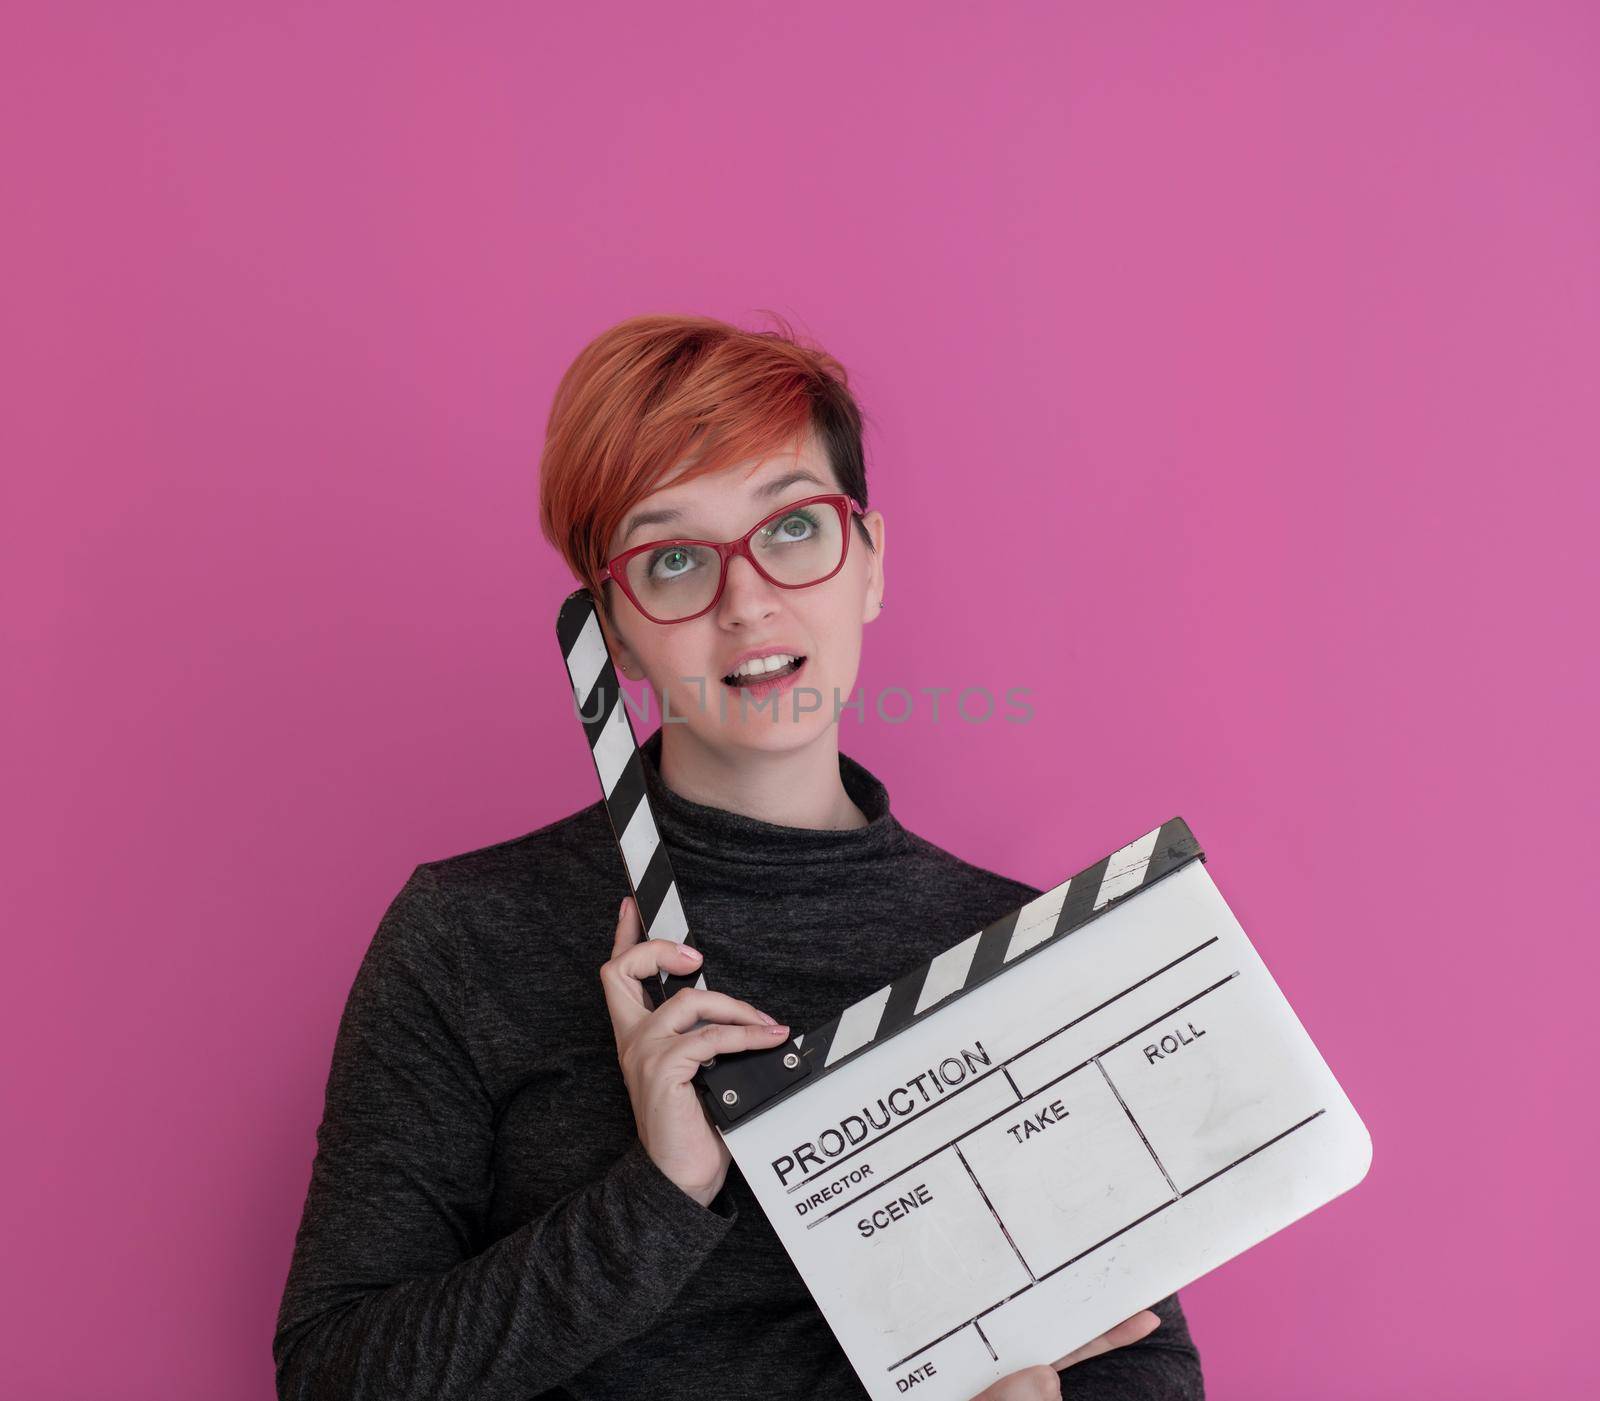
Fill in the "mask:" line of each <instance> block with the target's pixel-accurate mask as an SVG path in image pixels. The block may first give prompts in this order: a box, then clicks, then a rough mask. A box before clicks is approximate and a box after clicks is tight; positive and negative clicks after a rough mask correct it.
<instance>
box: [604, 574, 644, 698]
mask: <svg viewBox="0 0 1600 1401" xmlns="http://www.w3.org/2000/svg"><path fill="white" fill-rule="evenodd" d="M607 582H609V581H607ZM603 597H604V602H603V603H602V604H601V606H600V607H599V608H597V609H596V610H595V615H596V616H597V617H598V618H599V619H600V632H601V634H602V635H603V636H604V637H605V640H606V650H607V651H608V652H610V653H611V658H612V660H613V661H614V662H615V663H616V667H617V670H618V671H620V672H621V673H622V674H623V675H624V676H626V677H627V678H628V679H629V680H630V681H637V680H638V679H639V678H640V677H641V676H643V675H644V668H643V667H641V666H640V665H639V659H638V658H637V657H635V656H634V655H633V652H632V650H631V649H630V648H629V646H628V644H627V643H626V642H624V641H623V640H622V634H621V632H619V631H618V629H617V625H616V620H615V619H614V618H613V617H612V616H611V598H610V595H609V593H607V594H606V595H604V596H603Z"/></svg>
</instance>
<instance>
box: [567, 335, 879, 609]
mask: <svg viewBox="0 0 1600 1401" xmlns="http://www.w3.org/2000/svg"><path fill="white" fill-rule="evenodd" d="M770 314H771V315H772V317H773V319H774V320H775V321H776V322H777V323H778V327H779V329H778V330H776V331H746V330H743V329H741V328H740V327H738V326H733V325H730V324H728V323H727V322H725V321H718V320H714V319H713V318H711V317H707V316H687V315H683V316H677V315H666V314H650V315H644V316H634V317H630V318H629V319H628V320H626V321H622V322H619V323H618V324H617V325H615V326H613V327H611V329H610V330H608V331H604V332H602V333H601V334H600V335H598V336H596V337H595V339H594V340H592V341H590V342H589V344H588V345H586V346H585V347H584V348H583V350H582V351H580V352H579V354H578V357H577V359H575V360H574V361H573V362H572V364H571V365H570V366H569V367H568V368H567V372H566V373H565V374H564V375H563V376H562V377H561V383H560V384H559V385H558V386H557V387H556V393H555V399H554V402H553V403H552V405H551V409H550V420H549V423H548V424H547V426H546V429H545V443H544V450H543V453H542V454H541V456H540V461H539V529H540V531H541V532H542V533H543V535H544V537H545V539H546V540H548V541H549V542H550V543H551V544H552V545H553V546H554V547H555V548H556V549H557V550H558V551H559V552H560V554H561V556H562V558H564V559H565V560H566V561H567V565H568V567H569V568H570V569H571V570H572V572H573V574H574V575H575V576H576V577H577V579H578V580H579V581H580V582H581V583H582V584H584V585H585V586H586V587H587V588H588V589H589V591H590V592H591V593H592V594H593V595H594V596H595V598H596V599H597V600H601V601H602V602H603V603H604V605H605V606H606V609H607V611H608V612H609V610H610V605H611V598H610V594H609V592H608V591H607V590H605V589H604V588H603V587H602V582H603V581H602V580H601V578H600V571H601V570H602V569H603V568H604V567H605V563H606V549H607V546H608V544H609V543H610V540H611V537H612V535H613V534H614V533H615V532H616V529H617V527H618V526H619V525H620V524H621V522H622V520H623V519H624V518H625V517H626V516H627V514H628V512H629V511H630V510H632V509H633V507H634V505H635V503H637V502H638V501H639V500H640V499H641V498H643V497H645V496H647V495H648V494H649V493H650V492H651V491H652V490H653V489H654V487H655V485H656V483H657V481H658V479H659V478H660V477H662V476H663V475H665V474H666V473H667V472H668V471H670V470H671V469H672V468H673V467H674V466H677V465H679V464H680V463H684V462H685V461H686V460H688V459H690V455H691V454H694V456H693V459H692V460H689V461H688V465H687V466H685V467H684V470H683V472H682V474H681V475H680V476H679V477H678V478H677V479H676V480H675V482H674V484H675V485H676V483H677V482H679V481H689V480H692V479H693V478H695V477H699V476H702V475H704V474H705V473H708V472H715V471H720V470H722V469H724V468H727V467H731V466H733V465H734V464H735V463H737V462H742V461H745V460H746V459H749V458H755V457H766V456H769V455H771V454H772V453H774V452H778V451H781V450H784V449H786V448H789V447H791V446H795V445H797V444H798V443H799V442H801V441H802V440H803V438H804V437H805V435H806V432H807V430H808V429H809V430H811V431H814V432H815V434H816V436H817V440H818V442H819V443H820V444H821V445H822V447H823V448H824V449H825V450H826V451H827V454H828V460H829V463H830V465H831V466H832V468H833V472H834V476H835V477H836V478H837V479H838V482H839V488H840V490H842V491H846V492H848V493H849V494H850V495H851V496H853V497H854V498H855V499H856V500H857V501H858V502H860V503H861V507H862V509H863V510H865V509H866V508H867V469H866V460H865V456H864V453H863V448H862V422H863V417H862V413H861V409H860V406H859V405H858V404H857V403H856V400H855V396H854V395H853V394H852V393H851V392H850V389H849V385H848V376H847V374H846V372H845V369H844V366H843V365H841V364H840V363H839V362H838V361H837V360H835V359H834V358H833V356H831V355H829V354H828V353H827V351H825V350H823V349H822V348H821V347H820V346H816V345H810V344H806V343H804V342H802V341H801V340H800V338H799V337H797V336H796V335H795V334H794V332H793V331H792V330H791V328H790V327H789V325H788V324H787V323H786V322H785V321H784V319H783V318H782V317H781V316H778V315H777V313H775V312H774V313H770ZM852 519H854V520H855V522H856V525H857V527H858V528H859V529H860V530H861V534H862V536H863V537H864V538H865V539H866V542H867V545H868V546H869V547H871V545H872V537H871V535H870V534H869V533H868V531H867V529H866V527H865V526H863V525H862V524H861V519H860V517H859V516H854V515H852Z"/></svg>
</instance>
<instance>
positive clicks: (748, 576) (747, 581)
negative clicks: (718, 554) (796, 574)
mask: <svg viewBox="0 0 1600 1401" xmlns="http://www.w3.org/2000/svg"><path fill="white" fill-rule="evenodd" d="M781 592H782V590H780V589H779V588H778V587H777V585H776V584H772V583H769V582H768V581H767V580H765V579H763V578H762V577H761V575H760V573H759V572H758V571H757V570H756V567H755V566H754V565H753V564H751V563H750V561H749V560H747V559H745V558H744V557H743V556H742V555H735V556H734V557H733V558H732V559H730V560H729V561H728V574H727V577H726V578H725V579H724V580H723V581H722V598H721V599H720V600H719V601H718V603H717V616H718V618H719V619H720V620H721V621H722V622H724V623H731V624H742V623H754V622H759V621H760V620H761V619H762V618H768V617H771V616H772V614H773V613H774V612H776V611H777V608H778V596H779V594H780V593H781Z"/></svg>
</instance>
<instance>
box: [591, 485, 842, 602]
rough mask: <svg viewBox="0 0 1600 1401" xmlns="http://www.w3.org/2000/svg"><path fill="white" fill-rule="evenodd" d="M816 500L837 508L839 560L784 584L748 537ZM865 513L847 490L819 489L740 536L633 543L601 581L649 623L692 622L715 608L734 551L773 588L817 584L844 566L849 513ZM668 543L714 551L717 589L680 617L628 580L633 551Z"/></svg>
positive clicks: (613, 561)
mask: <svg viewBox="0 0 1600 1401" xmlns="http://www.w3.org/2000/svg"><path fill="white" fill-rule="evenodd" d="M819 501H826V502H827V503H828V504H829V505H830V506H832V507H834V509H835V510H837V511H838V512H839V528H840V530H841V531H842V532H843V534H844V547H843V548H842V549H841V550H840V551H839V562H838V564H836V565H834V567H833V568H832V569H830V570H829V571H828V572H827V573H826V574H824V575H823V576H822V577H821V578H820V579H812V580H810V581H808V582H807V583H804V584H785V583H784V582H783V581H782V580H780V579H774V578H773V577H772V575H770V574H768V573H767V571H766V570H765V569H763V568H762V567H761V562H760V561H759V560H758V559H756V557H755V555H754V554H753V553H752V552H751V549H750V541H751V540H752V539H753V538H754V536H755V533H756V532H757V531H758V530H760V529H761V528H762V527H763V526H765V525H769V524H770V523H771V522H772V521H774V520H777V519H779V518H781V517H783V516H786V515H788V514H789V512H791V511H797V510H799V509H800V507H802V506H814V505H816V504H817V503H818V502H819ZM866 514H867V511H866V507H864V506H863V505H861V503H860V502H858V501H857V500H856V499H855V497H853V496H851V495H850V493H849V492H847V491H825V492H821V493H819V494H818V495H816V496H807V497H803V498H802V499H801V500H799V501H790V502H787V503H785V504H784V505H782V506H779V507H778V509H777V510H775V511H772V512H771V513H770V514H768V515H765V516H762V518H761V519H760V520H758V521H757V522H756V523H755V524H754V525H753V526H751V527H750V529H749V530H747V531H745V533H744V534H743V535H741V536H739V538H738V539H736V540H723V541H720V542H719V541H716V540H689V539H671V540H646V541H645V542H644V544H642V545H634V546H632V547H631V548H629V549H626V550H624V551H623V552H622V553H621V554H620V555H617V556H616V557H615V558H614V559H609V560H607V561H606V563H605V565H604V566H603V567H602V568H601V570H600V582H601V583H604V582H605V581H606V580H607V579H609V580H611V582H612V583H614V584H615V585H616V586H617V587H618V588H620V589H621V590H622V592H623V593H624V594H626V595H627V598H628V602H629V603H631V604H632V605H633V606H634V607H635V608H637V609H638V610H639V612H640V613H642V614H643V615H644V616H645V617H646V618H648V619H649V620H650V621H651V622H652V623H655V624H657V625H658V626H660V627H671V626H672V624H674V623H691V622H693V621H694V620H695V619H696V618H703V617H705V615H706V614H707V613H709V612H710V611H711V610H712V609H713V608H715V607H716V606H717V604H718V603H719V602H720V601H721V599H722V593H723V590H724V589H726V588H727V586H728V561H729V559H730V558H731V557H732V556H734V555H742V556H743V557H744V558H745V559H747V560H749V562H750V565H751V567H752V568H753V569H754V570H755V571H756V573H757V574H759V575H760V576H761V577H762V578H763V579H765V580H766V581H767V582H768V583H769V584H771V585H773V587H775V588H780V589H812V588H815V587H816V586H817V585H818V584H825V583H827V582H828V580H829V579H831V578H833V576H834V575H835V574H837V573H838V572H839V571H840V570H841V569H843V568H844V562H845V561H846V560H847V559H849V558H850V537H851V535H853V534H854V533H855V532H854V531H852V530H851V529H850V518H851V516H865V515H866ZM668 545H705V546H707V547H709V548H710V549H713V550H715V551H716V552H717V569H718V574H717V591H716V592H715V593H714V594H712V596H711V602H710V603H708V604H706V606H705V607H704V608H702V609H701V610H700V611H699V612H698V613H689V614H687V615H685V616H684V617H682V618H658V617H656V615H655V614H654V613H652V612H651V611H650V610H649V609H648V608H646V607H645V606H644V604H642V603H640V602H639V600H638V599H637V598H636V597H635V596H634V592H633V589H632V588H631V587H630V586H629V584H628V578H627V562H628V561H629V560H630V559H632V558H633V556H634V555H638V554H643V553H644V552H645V551H646V550H659V549H663V548H665V547H666V546H668Z"/></svg>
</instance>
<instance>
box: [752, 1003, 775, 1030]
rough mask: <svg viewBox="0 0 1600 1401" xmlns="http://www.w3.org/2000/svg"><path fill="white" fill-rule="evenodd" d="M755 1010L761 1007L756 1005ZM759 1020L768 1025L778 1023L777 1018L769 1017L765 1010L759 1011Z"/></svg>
mask: <svg viewBox="0 0 1600 1401" xmlns="http://www.w3.org/2000/svg"><path fill="white" fill-rule="evenodd" d="M756 1011H758V1012H761V1009H760V1008H759V1007H757V1008H756ZM761 1020H762V1021H764V1022H765V1023H766V1024H767V1025H768V1026H777V1024H778V1019H777V1018H776V1017H769V1016H768V1015H767V1014H766V1013H765V1012H761Z"/></svg>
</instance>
